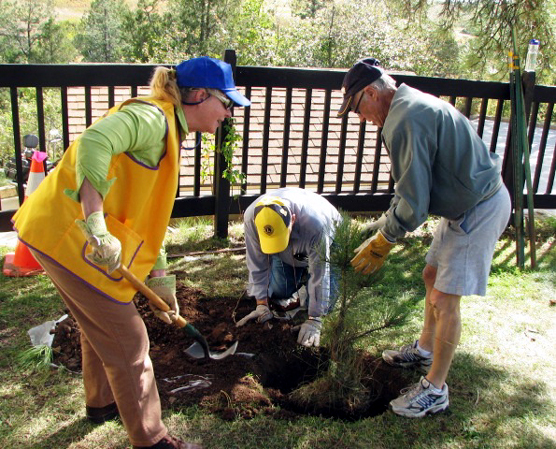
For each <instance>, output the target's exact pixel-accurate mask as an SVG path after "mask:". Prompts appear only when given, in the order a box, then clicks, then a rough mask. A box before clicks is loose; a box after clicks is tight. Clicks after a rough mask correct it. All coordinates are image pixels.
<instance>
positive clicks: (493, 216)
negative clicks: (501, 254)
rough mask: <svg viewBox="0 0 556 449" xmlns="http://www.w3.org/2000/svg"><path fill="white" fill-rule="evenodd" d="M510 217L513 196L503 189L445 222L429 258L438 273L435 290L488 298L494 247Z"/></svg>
mask: <svg viewBox="0 0 556 449" xmlns="http://www.w3.org/2000/svg"><path fill="white" fill-rule="evenodd" d="M510 213H511V202H510V195H509V193H508V190H507V189H506V187H505V186H502V187H501V188H500V189H499V190H498V192H496V193H495V194H494V195H493V196H492V197H490V198H489V199H487V200H485V201H483V202H481V203H479V204H477V205H476V206H475V207H473V208H471V209H469V210H468V211H467V212H465V213H464V214H463V216H461V217H460V218H458V219H456V220H448V219H447V218H442V219H441V220H440V223H439V225H438V227H437V229H436V231H435V233H434V238H433V241H432V244H431V247H430V249H429V252H428V253H427V256H426V261H427V263H428V264H429V265H431V266H433V267H435V268H436V269H437V273H436V281H435V284H434V288H436V289H437V290H439V291H441V292H442V293H447V294H450V295H458V296H467V295H480V296H484V295H485V293H486V286H487V282H488V275H489V272H490V266H491V263H492V256H493V254H494V247H495V245H496V242H497V241H498V239H499V238H500V235H502V232H504V229H506V226H507V225H508V221H509V219H510Z"/></svg>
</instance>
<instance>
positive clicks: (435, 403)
mask: <svg viewBox="0 0 556 449" xmlns="http://www.w3.org/2000/svg"><path fill="white" fill-rule="evenodd" d="M433 388H434V386H433V385H432V384H431V383H430V382H429V381H428V380H427V379H426V378H425V377H421V379H420V380H419V382H418V383H417V384H415V385H413V386H411V387H409V388H404V389H403V390H402V391H400V393H401V396H399V397H398V398H396V399H394V400H393V401H390V408H391V409H392V411H393V412H394V413H395V414H396V415H400V416H405V417H407V418H422V417H423V416H425V415H431V414H434V413H438V412H443V411H444V410H446V409H447V408H448V405H450V400H449V397H448V384H446V383H444V387H442V390H441V392H440V393H435V392H434V391H432V390H433Z"/></svg>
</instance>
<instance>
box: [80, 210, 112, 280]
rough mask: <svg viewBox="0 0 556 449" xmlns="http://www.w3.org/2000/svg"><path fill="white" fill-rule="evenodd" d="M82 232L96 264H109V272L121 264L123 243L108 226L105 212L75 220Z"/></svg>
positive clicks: (94, 213)
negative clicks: (91, 249) (111, 232)
mask: <svg viewBox="0 0 556 449" xmlns="http://www.w3.org/2000/svg"><path fill="white" fill-rule="evenodd" d="M75 223H76V224H77V226H79V229H81V232H83V234H84V235H85V237H86V238H87V241H88V242H89V245H91V247H92V248H93V252H91V253H89V254H87V255H86V257H87V259H89V260H90V261H91V262H93V263H94V264H95V265H101V266H105V265H106V266H107V267H108V268H107V271H108V274H110V273H112V272H113V271H114V270H115V269H116V268H118V267H119V266H120V262H121V258H122V244H121V243H120V241H119V240H118V239H117V238H116V237H114V236H113V235H112V234H110V232H108V229H107V228H106V222H105V221H104V214H103V213H102V212H101V211H97V212H93V213H92V214H90V215H89V216H88V217H87V219H86V220H75Z"/></svg>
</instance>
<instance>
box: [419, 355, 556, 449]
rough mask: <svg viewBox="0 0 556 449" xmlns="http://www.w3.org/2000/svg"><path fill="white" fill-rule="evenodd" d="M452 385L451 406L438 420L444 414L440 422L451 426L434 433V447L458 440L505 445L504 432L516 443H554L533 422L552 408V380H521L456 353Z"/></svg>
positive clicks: (504, 371) (551, 444)
mask: <svg viewBox="0 0 556 449" xmlns="http://www.w3.org/2000/svg"><path fill="white" fill-rule="evenodd" d="M448 384H449V386H450V408H449V409H448V412H447V413H445V414H443V415H437V416H436V417H434V418H432V419H433V420H436V419H437V418H440V419H439V420H438V426H439V427H442V426H444V425H446V426H449V427H447V429H446V431H445V432H442V433H438V434H436V436H434V435H435V434H434V432H433V433H432V435H431V434H429V438H431V442H430V443H431V446H430V447H439V446H441V445H445V444H446V443H447V442H448V441H453V442H455V441H454V440H463V441H466V442H469V443H472V445H473V447H500V442H501V441H502V440H501V437H502V435H503V436H504V439H503V441H504V442H505V444H506V445H511V446H512V447H532V448H533V447H539V448H540V447H554V446H553V445H554V440H552V439H550V438H549V437H548V436H547V435H545V434H543V433H542V431H541V430H539V429H538V428H537V426H535V425H534V424H531V423H530V419H531V416H550V415H551V413H552V410H553V404H552V403H551V401H550V394H549V391H548V390H549V387H548V384H546V383H544V382H540V383H539V382H534V381H531V380H524V381H519V380H518V379H517V377H516V376H515V374H514V373H513V372H512V371H508V370H503V369H500V368H498V367H495V366H493V365H491V364H489V363H488V362H485V361H484V360H482V359H481V358H480V357H475V356H473V355H470V354H467V353H461V352H460V353H458V352H456V356H455V359H454V363H453V365H452V368H451V370H450V375H449V378H448ZM526 423H529V425H527V426H524V424H526ZM518 426H519V428H518ZM448 429H449V430H448Z"/></svg>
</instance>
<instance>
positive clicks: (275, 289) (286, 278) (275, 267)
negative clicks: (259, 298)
mask: <svg viewBox="0 0 556 449" xmlns="http://www.w3.org/2000/svg"><path fill="white" fill-rule="evenodd" d="M270 265H271V266H270V285H269V287H268V297H269V298H275V299H286V298H289V297H290V296H291V295H293V294H294V292H296V291H297V290H298V289H299V287H301V285H302V282H301V281H302V278H303V276H304V275H305V274H307V267H295V268H294V267H292V266H291V265H288V264H287V263H284V262H283V261H282V259H280V258H279V257H278V256H270Z"/></svg>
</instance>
